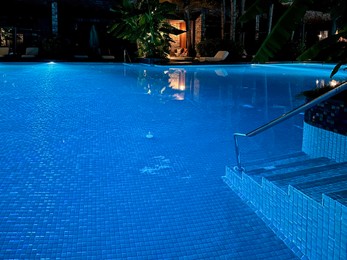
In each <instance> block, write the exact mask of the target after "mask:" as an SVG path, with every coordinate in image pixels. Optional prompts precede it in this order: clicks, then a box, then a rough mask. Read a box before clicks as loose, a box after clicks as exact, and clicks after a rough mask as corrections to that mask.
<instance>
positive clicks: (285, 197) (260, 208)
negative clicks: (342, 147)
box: [222, 152, 347, 259]
mask: <svg viewBox="0 0 347 260" xmlns="http://www.w3.org/2000/svg"><path fill="white" fill-rule="evenodd" d="M244 168H245V172H243V173H241V174H240V173H239V172H237V171H234V170H233V168H232V167H226V174H225V176H223V177H222V178H223V180H224V182H225V183H226V184H227V185H228V186H229V187H230V188H231V189H232V190H233V191H235V192H236V193H237V194H238V195H239V196H240V197H241V198H242V199H243V200H245V201H246V202H247V203H248V204H249V205H250V206H251V207H252V208H253V209H254V210H255V212H256V213H257V214H258V215H259V216H261V217H262V219H263V220H264V221H265V222H267V223H268V225H269V226H270V227H271V228H272V229H273V230H274V232H275V233H276V234H277V235H278V236H279V237H280V238H282V239H283V240H284V241H285V242H286V243H287V245H288V246H289V247H290V248H292V249H293V251H294V252H295V253H296V254H297V255H298V256H299V257H301V258H307V259H347V235H346V234H347V162H342V163H338V162H336V161H334V160H331V159H328V158H326V157H318V158H311V157H310V156H309V155H307V154H305V153H304V152H298V153H292V154H288V155H284V156H278V157H273V158H270V159H268V160H266V161H265V160H258V161H253V162H249V163H246V164H244Z"/></svg>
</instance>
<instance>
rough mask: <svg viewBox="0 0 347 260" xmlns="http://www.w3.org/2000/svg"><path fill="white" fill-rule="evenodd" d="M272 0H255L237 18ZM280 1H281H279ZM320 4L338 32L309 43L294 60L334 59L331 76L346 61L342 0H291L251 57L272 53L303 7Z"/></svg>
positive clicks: (265, 57)
mask: <svg viewBox="0 0 347 260" xmlns="http://www.w3.org/2000/svg"><path fill="white" fill-rule="evenodd" d="M271 2H273V1H272V0H256V1H255V2H254V4H253V5H252V6H251V7H250V8H249V9H248V10H247V11H246V13H245V14H244V15H243V16H242V17H241V19H240V20H241V21H248V20H250V19H252V18H254V17H255V15H257V14H260V13H262V12H264V6H265V7H266V6H267V5H269V3H271ZM280 2H282V1H280ZM321 8H324V11H325V12H330V15H331V19H332V21H333V22H334V23H335V24H336V27H337V29H338V34H332V35H330V36H329V37H328V38H326V39H324V40H322V41H320V42H318V43H316V44H315V45H313V46H310V47H309V48H308V49H307V50H306V51H305V52H304V53H302V54H301V55H300V56H299V57H298V60H300V61H305V60H313V59H315V58H317V57H320V58H321V59H324V60H326V61H334V62H337V66H336V67H335V68H334V70H333V71H332V73H331V76H333V75H334V74H335V73H336V72H337V71H338V69H339V68H340V67H341V66H342V65H343V64H347V42H346V41H345V39H346V38H347V3H346V1H345V0H328V1H321V0H294V1H292V3H291V4H290V5H289V7H288V9H287V10H286V11H285V12H284V13H283V14H282V16H281V17H280V19H279V20H278V21H277V23H276V24H275V26H274V27H273V29H272V31H271V32H270V34H269V35H268V36H267V37H266V39H265V40H264V42H263V43H262V45H261V46H260V48H259V49H258V51H257V53H256V55H255V57H254V59H253V61H255V62H266V61H268V60H269V59H270V58H272V57H274V56H275V54H276V53H278V52H279V51H280V50H281V48H282V47H283V46H284V44H286V43H287V42H288V40H289V39H290V36H291V33H292V31H293V30H295V29H296V28H297V26H298V24H299V23H300V22H301V20H302V19H303V17H304V15H305V13H306V11H308V10H317V9H321Z"/></svg>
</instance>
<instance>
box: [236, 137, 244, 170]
mask: <svg viewBox="0 0 347 260" xmlns="http://www.w3.org/2000/svg"><path fill="white" fill-rule="evenodd" d="M238 136H244V135H243V134H240V133H234V143H235V154H236V167H234V170H236V171H238V172H239V173H242V172H243V171H244V169H243V168H242V166H241V156H240V148H239V142H238V139H237V137H238Z"/></svg>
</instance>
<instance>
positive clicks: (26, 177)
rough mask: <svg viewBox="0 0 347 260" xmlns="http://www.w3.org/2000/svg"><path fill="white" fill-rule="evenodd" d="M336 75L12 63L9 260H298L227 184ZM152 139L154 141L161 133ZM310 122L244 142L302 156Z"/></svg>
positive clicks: (303, 69) (3, 88)
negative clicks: (228, 171) (308, 95)
mask: <svg viewBox="0 0 347 260" xmlns="http://www.w3.org/2000/svg"><path fill="white" fill-rule="evenodd" d="M331 69H332V66H330V65H314V64H309V65H302V64H301V65H299V64H277V65H230V66H228V65H225V66H187V67H184V66H171V67H166V66H158V67H156V66H145V65H123V64H101V63H85V64H77V63H10V64H8V63H7V64H4V63H3V64H0V77H1V78H0V103H1V106H0V206H1V207H0V211H1V218H0V258H1V259H122V258H128V259H129V258H130V259H131V258H132V259H180V258H186V259H211V258H223V259H296V257H297V256H296V255H295V254H294V253H293V252H292V250H290V249H289V248H288V247H287V246H286V245H285V244H284V242H283V241H281V240H280V239H279V238H277V237H276V236H275V235H274V233H273V232H272V231H271V229H270V228H269V227H267V226H266V225H265V224H264V222H263V221H262V220H261V219H260V218H258V216H257V215H256V214H255V213H254V212H253V211H252V210H251V209H250V208H249V207H248V206H247V205H246V204H245V203H244V202H243V201H242V200H241V199H240V198H239V197H238V196H237V195H236V194H234V193H233V192H232V191H231V190H230V189H229V188H228V187H227V186H226V185H225V184H224V182H223V181H222V179H221V176H222V175H224V168H225V166H226V165H234V164H235V160H234V148H233V138H232V133H233V132H235V131H249V130H252V129H253V128H255V127H257V126H259V125H260V124H263V123H266V122H267V121H268V120H271V119H273V118H274V117H276V116H279V115H281V114H282V113H284V112H287V111H289V110H291V109H292V108H294V107H296V106H298V105H299V104H302V103H303V102H304V100H303V99H300V98H297V97H296V96H297V94H298V93H300V92H301V91H302V90H304V89H310V88H313V87H315V86H316V84H320V82H321V81H322V80H323V79H324V80H325V81H328V77H329V74H330V71H331ZM149 133H150V135H149ZM301 135H302V116H300V115H299V116H297V117H295V118H293V119H291V120H289V121H287V122H285V123H283V124H282V125H280V126H276V127H274V128H273V129H272V130H271V131H268V132H267V133H264V134H261V135H260V136H258V137H255V138H254V139H252V140H251V141H250V140H242V142H241V144H240V146H241V154H242V159H243V160H244V161H249V160H252V159H258V158H266V157H268V156H273V155H276V154H279V153H289V152H293V151H299V150H300V149H301Z"/></svg>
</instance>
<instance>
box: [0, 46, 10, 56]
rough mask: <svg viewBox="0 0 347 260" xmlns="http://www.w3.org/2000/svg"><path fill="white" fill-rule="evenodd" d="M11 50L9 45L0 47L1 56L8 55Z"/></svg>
mask: <svg viewBox="0 0 347 260" xmlns="http://www.w3.org/2000/svg"><path fill="white" fill-rule="evenodd" d="M9 52H10V48H9V47H0V58H3V57H6V56H7V55H8V54H9Z"/></svg>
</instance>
